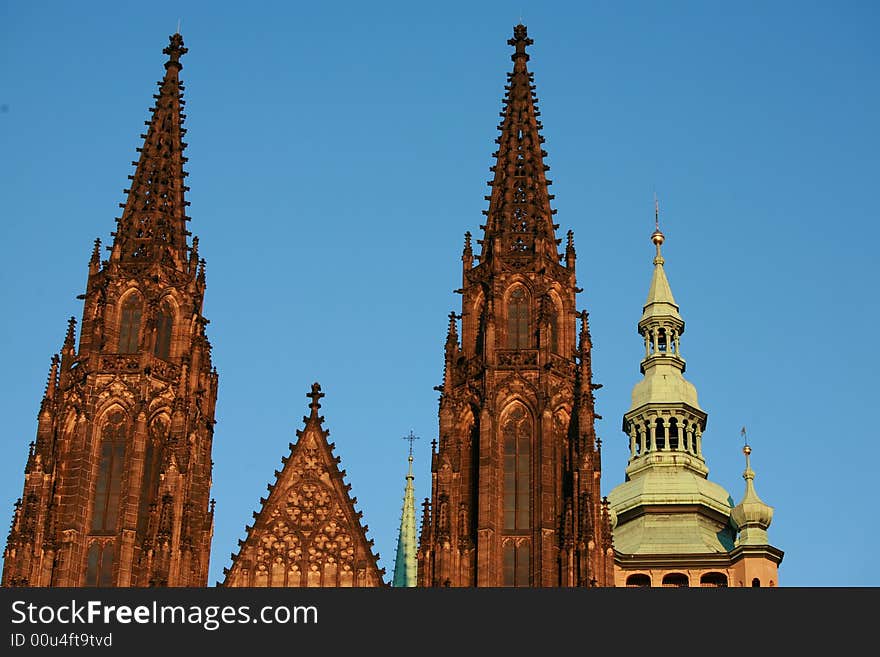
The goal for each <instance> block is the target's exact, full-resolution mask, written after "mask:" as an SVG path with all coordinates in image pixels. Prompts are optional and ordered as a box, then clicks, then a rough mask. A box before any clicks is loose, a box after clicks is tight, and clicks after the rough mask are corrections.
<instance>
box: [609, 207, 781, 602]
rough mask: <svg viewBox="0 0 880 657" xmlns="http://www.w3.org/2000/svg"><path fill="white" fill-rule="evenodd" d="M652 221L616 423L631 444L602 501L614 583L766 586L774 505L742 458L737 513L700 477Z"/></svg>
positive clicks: (773, 554)
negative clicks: (630, 376)
mask: <svg viewBox="0 0 880 657" xmlns="http://www.w3.org/2000/svg"><path fill="white" fill-rule="evenodd" d="M655 221H656V229H655V231H654V233H653V234H652V235H651V241H652V242H653V243H654V245H655V247H656V255H655V256H654V273H653V276H652V278H651V285H650V288H649V291H648V298H647V301H646V302H645V305H644V307H643V311H642V317H641V319H640V320H639V323H638V332H639V334H640V335H641V336H642V338H643V340H644V349H645V351H644V358H643V359H642V361H641V365H640V371H641V373H642V374H643V375H644V377H643V378H642V380H640V381H639V382H638V383H636V385H635V386H634V387H633V391H632V405H631V407H630V410H629V411H627V413H626V414H625V415H624V417H623V431H624V433H626V435H627V436H628V439H629V461H628V464H627V467H626V480H625V481H624V483H622V484H620V485H619V486H617V487H615V488H614V489H613V490H612V491H611V492H610V493H609V495H608V499H609V501H610V503H611V510H612V513H613V521H614V523H615V525H614V548H615V553H616V554H615V580H616V585H617V586H734V585H739V586H741V585H742V582H743V581H744V579H748V581H749V582H752V581H753V580H755V579H756V578H757V580H758V585H763V586H774V585H776V583H777V580H776V567H777V565H778V564H779V562H781V561H782V551H781V550H778V549H776V548H774V547H772V546H770V545H769V544H768V543H767V533H766V527H767V526H768V525H769V524H770V520H769V518H770V517H772V509H769V507H767V506H766V505H764V504H763V502H761V501H760V499H759V498H758V497H757V494H756V493H755V492H754V488H753V487H752V482H751V480H752V479H753V478H754V472H752V471H751V468H749V467H748V462H747V468H746V474H745V475H744V477H745V478H746V483H747V491H746V497H745V499H744V500H743V503H742V504H740V505H739V506H737V507H736V508H733V507H732V501H731V497H730V495H729V494H728V492H727V491H726V490H725V489H724V488H723V487H721V486H720V485H718V484H717V483H715V482H712V481H710V480H709V478H708V475H709V468H708V466H707V465H706V461H705V458H704V456H703V432H704V431H705V429H706V420H707V417H708V416H707V414H706V412H705V411H703V409H702V408H700V405H699V402H698V401H697V390H696V387H694V385H693V384H692V383H691V382H689V381H688V380H686V379H685V378H684V372H685V360H684V357H683V356H682V350H681V336H682V335H683V333H684V320H683V319H682V318H681V315H680V314H679V308H678V304H676V302H675V298H674V297H673V296H672V289H671V287H670V285H669V281H668V279H667V278H666V271H665V269H664V264H665V262H666V261H665V260H664V258H663V256H662V254H661V252H660V246H661V245H662V244H663V242H664V241H665V238H664V235H663V233H662V232H660V227H659V211H657V210H656V209H655ZM748 451H749V452H750V450H748ZM768 509H769V511H768ZM743 531H745V534H743V533H742V532H743ZM738 533H740V536H739V537H738V536H737V535H738ZM753 573H758V574H757V575H753ZM747 576H748V577H747ZM748 585H751V584H748Z"/></svg>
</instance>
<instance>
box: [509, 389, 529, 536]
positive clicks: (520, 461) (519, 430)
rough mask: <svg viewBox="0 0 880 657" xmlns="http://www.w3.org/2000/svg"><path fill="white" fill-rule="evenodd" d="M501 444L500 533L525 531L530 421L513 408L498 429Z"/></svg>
mask: <svg viewBox="0 0 880 657" xmlns="http://www.w3.org/2000/svg"><path fill="white" fill-rule="evenodd" d="M501 433H502V437H503V442H504V529H514V530H516V529H528V528H529V488H530V478H531V463H530V451H531V439H532V420H531V418H530V417H529V414H528V413H527V412H526V410H525V409H524V408H523V407H522V406H519V405H517V406H515V407H514V408H513V410H512V411H511V412H510V413H509V414H508V415H507V419H506V420H505V421H504V424H503V425H502V428H501Z"/></svg>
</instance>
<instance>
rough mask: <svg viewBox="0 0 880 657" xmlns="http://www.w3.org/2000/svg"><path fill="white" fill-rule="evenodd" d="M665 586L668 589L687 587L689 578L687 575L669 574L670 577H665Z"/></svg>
mask: <svg viewBox="0 0 880 657" xmlns="http://www.w3.org/2000/svg"><path fill="white" fill-rule="evenodd" d="M663 586H667V587H676V586H678V587H687V586H689V584H688V578H687V575H685V574H683V573H669V574H668V575H664V576H663Z"/></svg>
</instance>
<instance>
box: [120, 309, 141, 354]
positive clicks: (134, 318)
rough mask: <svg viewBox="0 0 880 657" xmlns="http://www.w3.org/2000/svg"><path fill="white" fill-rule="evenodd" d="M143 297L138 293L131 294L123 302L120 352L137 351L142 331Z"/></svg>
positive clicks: (131, 352) (129, 352)
mask: <svg viewBox="0 0 880 657" xmlns="http://www.w3.org/2000/svg"><path fill="white" fill-rule="evenodd" d="M142 305H143V304H142V302H141V298H140V296H139V295H138V294H131V295H129V296H128V297H127V298H126V299H125V301H124V302H123V304H122V313H121V320H120V322H119V353H120V354H134V353H137V350H138V346H139V343H140V339H139V338H140V332H141V310H142V308H141V307H142Z"/></svg>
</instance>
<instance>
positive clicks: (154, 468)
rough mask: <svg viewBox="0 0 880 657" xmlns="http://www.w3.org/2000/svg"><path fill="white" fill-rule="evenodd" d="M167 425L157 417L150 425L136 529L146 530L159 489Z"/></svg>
mask: <svg viewBox="0 0 880 657" xmlns="http://www.w3.org/2000/svg"><path fill="white" fill-rule="evenodd" d="M167 433H168V425H167V423H166V422H165V421H164V420H162V419H158V420H156V421H155V422H153V424H152V425H151V426H150V435H149V436H147V444H146V447H145V449H144V472H143V474H142V475H141V495H140V501H139V502H138V530H139V531H141V532H144V531H146V529H147V523H148V522H149V519H150V505H151V504H152V503H153V502H154V501H155V496H156V493H157V491H158V490H159V466H160V463H159V457H160V454H161V446H162V444H163V442H164V438H165V436H166V435H167Z"/></svg>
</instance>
